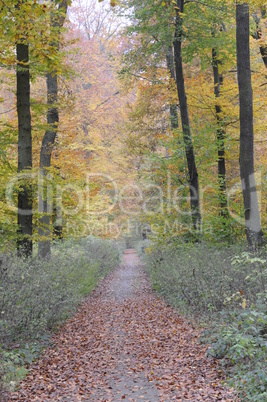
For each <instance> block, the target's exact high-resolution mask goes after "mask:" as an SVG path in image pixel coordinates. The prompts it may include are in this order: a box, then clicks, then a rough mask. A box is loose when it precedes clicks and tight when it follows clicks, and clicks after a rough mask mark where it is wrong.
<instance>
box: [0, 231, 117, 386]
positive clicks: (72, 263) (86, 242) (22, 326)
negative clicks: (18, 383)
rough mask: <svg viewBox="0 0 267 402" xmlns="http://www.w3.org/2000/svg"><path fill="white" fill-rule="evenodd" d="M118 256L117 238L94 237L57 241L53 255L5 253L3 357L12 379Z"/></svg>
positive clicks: (0, 321)
mask: <svg viewBox="0 0 267 402" xmlns="http://www.w3.org/2000/svg"><path fill="white" fill-rule="evenodd" d="M119 260H120V252H119V250H118V248H117V247H116V245H115V243H114V242H112V241H108V240H105V241H103V240H100V239H95V238H90V237H89V238H85V239H82V240H80V241H77V240H68V241H63V242H58V243H56V244H55V245H54V246H53V250H52V257H51V258H50V259H49V260H40V259H38V258H33V259H31V260H23V259H19V258H18V257H16V256H14V255H5V256H4V257H3V258H2V265H1V277H0V280H1V282H0V314H1V316H0V353H1V354H2V359H0V360H2V363H4V366H5V371H6V378H8V380H10V378H16V379H18V378H20V376H22V375H23V374H24V371H25V368H24V364H25V363H26V364H27V363H30V362H31V361H32V360H33V359H34V358H35V357H36V356H37V355H38V354H39V352H40V348H41V347H42V346H40V345H44V344H47V340H48V339H49V333H50V332H51V331H54V330H55V329H56V328H57V326H58V325H59V324H61V323H63V322H64V321H65V320H66V319H67V318H68V317H69V316H70V315H71V314H72V313H73V312H74V311H75V309H76V308H77V306H78V305H79V304H80V303H81V301H82V300H83V298H84V297H85V296H86V295H88V294H89V293H90V292H91V290H92V289H94V288H95V286H96V285H97V283H98V282H99V280H100V279H102V278H103V277H104V276H105V275H106V274H107V273H108V272H109V271H110V270H112V269H114V268H115V267H116V266H117V265H118V263H119ZM12 371H14V373H12ZM10 381H11V380H10Z"/></svg>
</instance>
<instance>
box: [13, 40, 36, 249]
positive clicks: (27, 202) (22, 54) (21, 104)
mask: <svg viewBox="0 0 267 402" xmlns="http://www.w3.org/2000/svg"><path fill="white" fill-rule="evenodd" d="M16 53H17V71H16V79H17V114H18V173H21V172H23V171H25V169H28V170H29V172H30V171H31V168H32V135H31V112H30V70H29V46H28V45H26V44H17V46H16ZM32 214H33V212H32V185H31V179H29V177H28V178H26V179H25V178H24V179H23V180H22V182H21V183H20V188H19V192H18V227H19V228H18V241H17V249H18V254H19V255H20V256H25V257H30V256H31V255H32Z"/></svg>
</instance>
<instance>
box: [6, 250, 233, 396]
mask: <svg viewBox="0 0 267 402" xmlns="http://www.w3.org/2000/svg"><path fill="white" fill-rule="evenodd" d="M198 337H199V332H198V331H197V330H196V329H194V328H193V327H192V326H190V325H188V324H187V323H186V322H185V321H184V320H183V319H182V318H181V317H180V316H179V315H178V314H177V312H176V311H175V310H174V309H173V308H171V307H169V306H167V305H166V303H165V302H164V301H163V300H160V299H159V298H158V297H157V296H156V295H155V294H153V293H152V291H151V288H150V286H149V284H148V281H147V278H146V275H145V274H144V272H143V270H142V267H141V265H140V263H139V259H138V257H137V255H136V253H135V251H134V250H127V251H126V252H125V254H124V264H122V265H121V266H120V267H118V269H117V270H115V271H114V272H112V273H111V274H110V275H109V276H108V277H107V278H106V279H105V280H104V281H103V282H102V283H101V284H100V286H98V288H97V289H96V290H95V291H94V292H93V293H92V294H91V295H90V296H89V297H88V299H87V300H86V302H85V303H83V305H82V306H81V307H80V308H79V310H78V311H77V313H76V314H75V316H74V317H73V318H72V319H70V320H69V321H68V322H67V324H66V325H65V326H64V327H63V328H62V329H61V330H60V332H59V333H58V334H56V335H55V336H54V339H53V341H54V347H53V348H51V349H48V350H46V351H45V353H44V354H43V356H42V357H41V358H40V359H39V360H38V361H37V362H36V363H35V364H33V365H32V366H31V368H30V370H29V374H28V376H27V377H26V379H25V380H24V381H23V382H22V383H21V385H20V388H19V389H18V391H17V392H15V393H13V394H12V395H10V397H9V400H10V401H20V402H23V401H25V402H26V401H27V402H29V401H31V402H33V401H40V402H46V401H53V402H56V401H64V402H66V401H70V402H76V401H88V402H92V401H95V402H101V401H121V400H125V401H149V402H156V401H164V402H166V401H172V400H175V401H194V402H196V401H235V400H236V399H235V397H234V394H233V392H232V391H231V390H229V389H227V388H224V387H223V386H222V384H221V382H220V375H219V369H218V365H217V362H216V361H215V360H213V359H212V358H207V357H206V347H203V345H200V343H199V342H198Z"/></svg>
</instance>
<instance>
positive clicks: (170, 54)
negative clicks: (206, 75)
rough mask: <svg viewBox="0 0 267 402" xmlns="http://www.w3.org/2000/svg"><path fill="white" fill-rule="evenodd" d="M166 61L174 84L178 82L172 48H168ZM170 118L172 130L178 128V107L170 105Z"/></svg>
mask: <svg viewBox="0 0 267 402" xmlns="http://www.w3.org/2000/svg"><path fill="white" fill-rule="evenodd" d="M166 61H167V68H168V71H169V74H170V77H171V78H172V79H173V80H174V82H176V78H175V69H174V58H173V47H172V46H169V47H168V52H167V54H166ZM170 117H171V128H172V129H173V130H174V129H176V128H178V112H177V106H176V105H170Z"/></svg>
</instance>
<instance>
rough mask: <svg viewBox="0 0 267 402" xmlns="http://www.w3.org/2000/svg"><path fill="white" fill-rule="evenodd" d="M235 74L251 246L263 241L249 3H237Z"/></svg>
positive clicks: (246, 211) (241, 158) (245, 199)
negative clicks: (254, 122)
mask: <svg viewBox="0 0 267 402" xmlns="http://www.w3.org/2000/svg"><path fill="white" fill-rule="evenodd" d="M236 46H237V52H236V53H237V77H238V87H239V104H240V111H239V116H240V176H241V182H242V190H243V200H244V209H245V227H246V236H247V241H248V244H249V245H250V246H256V245H260V244H262V241H263V235H262V230H261V223H260V214H259V206H258V198H257V191H256V182H255V174H254V152H253V94H252V85H251V71H250V49H249V6H248V3H242V4H237V5H236Z"/></svg>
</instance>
